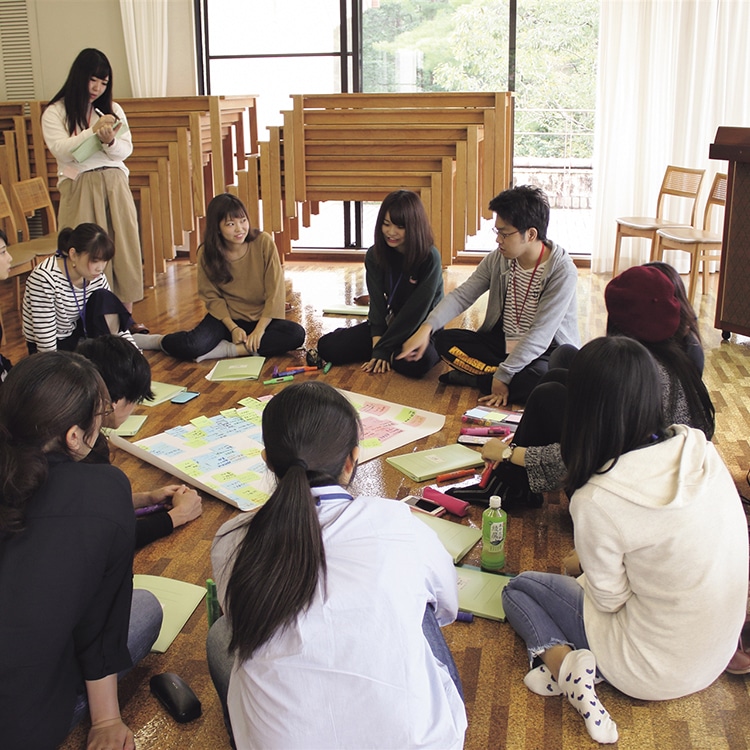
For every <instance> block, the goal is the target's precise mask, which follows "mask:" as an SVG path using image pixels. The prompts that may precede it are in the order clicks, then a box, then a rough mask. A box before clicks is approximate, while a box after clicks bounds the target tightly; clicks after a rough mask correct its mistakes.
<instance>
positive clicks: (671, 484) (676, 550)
mask: <svg viewBox="0 0 750 750" xmlns="http://www.w3.org/2000/svg"><path fill="white" fill-rule="evenodd" d="M671 429H672V433H670V434H672V437H670V438H669V439H667V440H664V441H663V442H661V443H655V444H653V445H650V446H647V447H645V448H641V449H639V450H635V451H631V452H630V453H627V454H625V455H624V456H622V457H621V458H620V459H619V461H618V462H617V464H616V465H615V467H614V468H613V469H612V470H611V471H609V472H607V473H605V474H601V475H594V476H593V477H592V478H591V479H590V480H589V481H588V483H587V484H586V485H584V486H583V487H581V488H580V489H579V490H578V491H577V492H576V493H575V494H574V495H573V498H572V500H571V503H570V512H571V515H572V516H573V521H574V524H575V544H576V550H577V551H578V555H579V557H580V560H581V566H582V568H583V570H584V571H585V573H584V575H582V576H581V577H580V579H579V581H580V583H581V585H582V586H583V587H584V591H585V598H584V610H583V615H584V624H585V626H586V635H587V638H588V641H589V646H590V648H591V650H592V651H593V653H594V654H595V656H596V661H597V665H598V666H599V669H600V670H601V672H602V674H603V675H604V676H605V677H606V679H607V680H608V681H609V682H610V683H612V685H614V686H615V687H616V688H618V690H621V691H622V692H623V693H626V694H627V695H630V696H632V697H634V698H640V699H643V700H665V699H669V698H678V697H680V696H683V695H688V694H690V693H694V692H696V691H698V690H702V689H703V688H705V687H707V686H708V685H710V684H711V683H712V682H713V681H714V680H715V679H716V678H717V677H718V676H719V675H720V674H721V673H722V671H723V670H724V668H725V667H726V665H727V664H728V663H729V659H730V658H731V656H732V655H733V654H734V651H735V649H736V648H737V638H738V635H739V632H740V629H741V628H742V625H743V623H744V621H745V609H746V603H747V593H748V530H747V519H746V517H745V514H744V512H743V509H742V505H741V502H740V499H739V497H738V494H737V490H736V488H735V485H734V482H733V480H732V477H731V476H730V474H729V471H728V470H727V468H726V466H724V463H723V462H722V460H721V458H719V455H718V453H717V452H716V449H715V448H714V446H713V445H712V444H711V443H710V442H708V441H706V439H705V437H704V435H703V433H702V432H700V431H699V430H696V429H692V428H689V427H686V426H684V425H675V426H673V427H672V428H671Z"/></svg>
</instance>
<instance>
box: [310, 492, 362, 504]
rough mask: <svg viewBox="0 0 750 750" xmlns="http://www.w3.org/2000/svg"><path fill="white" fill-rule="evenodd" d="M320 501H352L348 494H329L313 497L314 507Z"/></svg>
mask: <svg viewBox="0 0 750 750" xmlns="http://www.w3.org/2000/svg"><path fill="white" fill-rule="evenodd" d="M321 500H354V498H353V497H352V496H351V495H350V494H349V493H348V492H330V493H326V494H325V495H317V496H316V497H315V505H320V501H321Z"/></svg>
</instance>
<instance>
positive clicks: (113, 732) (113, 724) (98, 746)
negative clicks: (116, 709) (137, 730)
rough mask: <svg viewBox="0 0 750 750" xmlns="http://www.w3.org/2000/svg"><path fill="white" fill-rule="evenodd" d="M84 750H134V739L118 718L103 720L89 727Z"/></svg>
mask: <svg viewBox="0 0 750 750" xmlns="http://www.w3.org/2000/svg"><path fill="white" fill-rule="evenodd" d="M86 750H135V739H134V738H133V733H132V732H131V731H130V729H128V727H127V726H126V725H125V723H124V722H123V720H122V719H121V718H120V717H119V716H118V717H117V718H116V719H105V720H104V721H100V722H97V723H96V724H93V725H92V726H91V729H89V736H88V741H87V742H86Z"/></svg>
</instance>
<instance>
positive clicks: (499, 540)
mask: <svg viewBox="0 0 750 750" xmlns="http://www.w3.org/2000/svg"><path fill="white" fill-rule="evenodd" d="M501 503H502V499H501V498H500V496H499V495H492V497H491V498H490V507H489V508H487V510H485V511H484V513H482V568H483V569H484V570H489V571H493V572H494V571H498V570H502V569H503V567H504V566H505V532H506V529H507V525H508V514H507V513H506V512H505V511H504V510H503V509H502V508H501V507H500V505H501Z"/></svg>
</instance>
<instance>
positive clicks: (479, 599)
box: [456, 565, 513, 622]
mask: <svg viewBox="0 0 750 750" xmlns="http://www.w3.org/2000/svg"><path fill="white" fill-rule="evenodd" d="M456 575H457V576H458V608H459V609H461V610H463V611H464V612H471V613H472V614H474V615H476V616H477V617H484V618H486V619H488V620H498V621H499V622H505V610H504V609H503V599H502V596H501V595H502V591H503V589H504V588H505V587H506V586H507V585H508V581H510V579H511V578H513V576H506V575H500V574H498V573H487V572H485V571H484V570H480V569H479V568H476V567H474V566H473V565H458V566H456Z"/></svg>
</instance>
